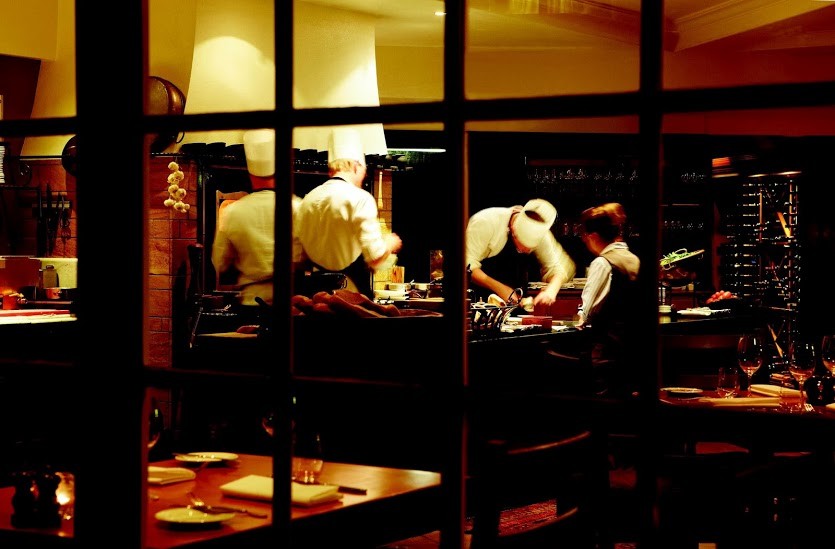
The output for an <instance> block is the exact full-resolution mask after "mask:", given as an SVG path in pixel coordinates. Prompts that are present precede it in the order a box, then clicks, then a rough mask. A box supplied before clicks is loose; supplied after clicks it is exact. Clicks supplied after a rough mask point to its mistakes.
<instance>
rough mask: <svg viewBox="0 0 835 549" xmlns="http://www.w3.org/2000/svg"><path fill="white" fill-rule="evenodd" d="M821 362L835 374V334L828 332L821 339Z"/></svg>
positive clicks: (832, 374) (831, 373)
mask: <svg viewBox="0 0 835 549" xmlns="http://www.w3.org/2000/svg"><path fill="white" fill-rule="evenodd" d="M821 362H823V365H824V366H825V367H826V369H827V370H829V375H831V376H835V335H832V334H827V335H825V336H823V339H821Z"/></svg>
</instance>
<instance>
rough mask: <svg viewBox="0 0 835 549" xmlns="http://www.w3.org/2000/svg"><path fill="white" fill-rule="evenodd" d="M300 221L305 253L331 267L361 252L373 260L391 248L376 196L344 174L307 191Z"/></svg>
mask: <svg viewBox="0 0 835 549" xmlns="http://www.w3.org/2000/svg"><path fill="white" fill-rule="evenodd" d="M297 223H298V235H299V240H300V241H301V244H302V247H303V249H304V253H305V254H306V255H307V257H308V258H309V259H310V260H311V261H312V262H313V263H314V264H316V265H319V266H321V267H323V268H325V269H327V270H329V271H341V270H342V269H345V268H346V267H348V266H349V265H350V264H351V263H353V262H354V260H356V259H357V258H358V257H359V256H360V254H362V256H363V259H364V260H365V261H366V262H371V261H374V260H375V259H378V258H380V257H381V256H383V255H385V254H386V252H388V246H387V244H386V242H385V240H383V234H382V231H381V230H380V222H379V221H378V219H377V204H376V202H375V201H374V197H373V196H372V195H371V193H369V192H368V191H366V190H365V189H361V188H359V187H357V186H356V185H354V184H353V183H349V182H348V181H345V180H343V179H341V178H340V179H336V178H334V179H329V180H328V181H325V182H324V183H322V184H321V185H319V186H317V187H315V188H314V189H313V190H311V191H310V192H309V193H307V194H306V195H305V197H304V199H302V202H301V205H300V206H299V209H298V213H297Z"/></svg>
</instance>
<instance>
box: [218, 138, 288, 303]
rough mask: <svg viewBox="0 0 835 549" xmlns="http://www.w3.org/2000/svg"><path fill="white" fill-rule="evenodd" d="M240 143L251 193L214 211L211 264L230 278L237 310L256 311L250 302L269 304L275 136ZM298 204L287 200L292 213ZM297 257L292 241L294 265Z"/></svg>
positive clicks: (273, 241)
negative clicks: (250, 308)
mask: <svg viewBox="0 0 835 549" xmlns="http://www.w3.org/2000/svg"><path fill="white" fill-rule="evenodd" d="M243 141H244V154H245V155H246V166H247V171H248V172H249V179H250V182H251V185H252V192H251V193H249V194H247V195H246V196H244V197H243V198H240V199H238V200H235V201H232V202H231V203H229V204H228V205H227V206H223V207H222V209H221V210H220V212H219V216H218V226H217V231H216V234H215V239H214V244H213V245H212V264H213V265H214V268H215V270H216V271H217V273H218V274H219V275H222V276H230V275H233V276H236V280H237V285H238V286H239V287H240V303H241V305H244V306H257V305H258V303H257V302H256V301H255V298H256V297H260V298H261V299H263V300H264V301H265V302H266V303H272V301H273V259H274V248H275V233H274V230H275V131H274V130H271V129H260V130H252V131H248V132H246V133H244V137H243ZM300 202H301V198H299V197H297V196H293V210H294V211H295V210H296V208H297V206H298V204H299V203H300ZM224 204H226V202H225V203H224ZM294 224H295V215H294ZM300 254H301V244H300V243H298V242H296V241H295V238H294V244H293V255H294V263H296V262H298V261H299V259H300V257H299V256H300Z"/></svg>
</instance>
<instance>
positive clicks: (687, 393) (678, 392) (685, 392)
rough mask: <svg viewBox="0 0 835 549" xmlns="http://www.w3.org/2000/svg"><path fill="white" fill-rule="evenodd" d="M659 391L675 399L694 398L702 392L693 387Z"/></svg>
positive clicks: (670, 388) (665, 388)
mask: <svg viewBox="0 0 835 549" xmlns="http://www.w3.org/2000/svg"><path fill="white" fill-rule="evenodd" d="M661 390H662V391H664V392H665V393H667V394H668V395H670V396H671V397H676V398H696V397H698V396H699V395H701V394H702V393H703V392H704V391H702V390H701V389H697V388H695V387H663V388H662V389H661Z"/></svg>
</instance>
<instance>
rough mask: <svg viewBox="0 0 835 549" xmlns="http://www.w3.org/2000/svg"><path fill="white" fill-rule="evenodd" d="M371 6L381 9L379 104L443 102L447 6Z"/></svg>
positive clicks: (430, 0)
mask: <svg viewBox="0 0 835 549" xmlns="http://www.w3.org/2000/svg"><path fill="white" fill-rule="evenodd" d="M370 4H376V5H377V6H379V8H380V10H379V12H378V17H377V21H376V24H375V33H376V36H375V40H376V47H375V53H376V57H377V84H378V87H379V95H380V103H381V104H394V103H412V102H422V101H440V100H441V99H442V98H443V96H444V9H445V4H444V2H443V1H440V0H421V1H420V2H415V1H414V0H396V1H389V2H370Z"/></svg>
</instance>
